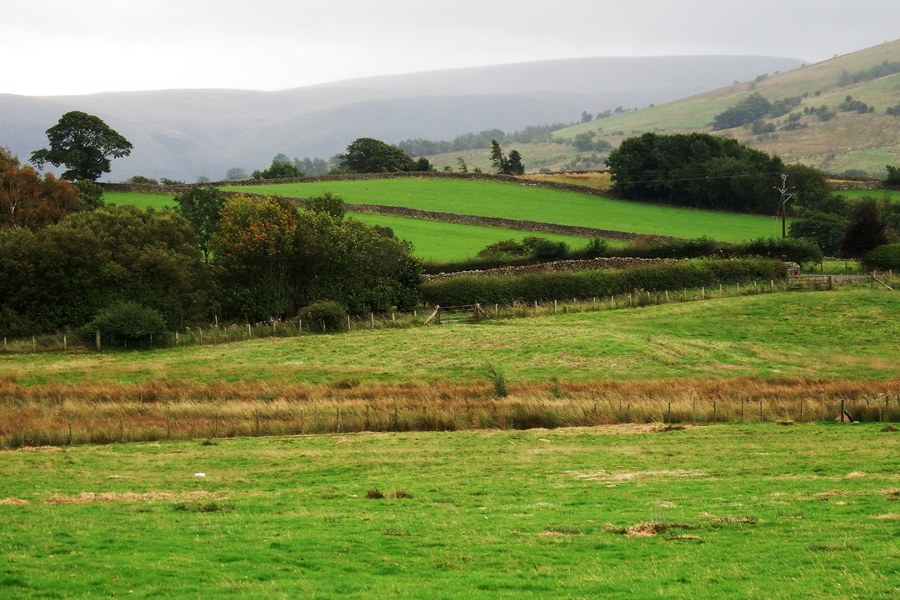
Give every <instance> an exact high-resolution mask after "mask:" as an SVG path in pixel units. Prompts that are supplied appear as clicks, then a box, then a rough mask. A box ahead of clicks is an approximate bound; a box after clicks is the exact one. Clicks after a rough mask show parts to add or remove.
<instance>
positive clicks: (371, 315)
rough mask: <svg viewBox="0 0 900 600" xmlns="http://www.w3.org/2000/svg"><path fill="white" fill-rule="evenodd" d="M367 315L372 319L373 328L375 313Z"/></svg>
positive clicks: (373, 325)
mask: <svg viewBox="0 0 900 600" xmlns="http://www.w3.org/2000/svg"><path fill="white" fill-rule="evenodd" d="M369 316H370V317H371V319H372V329H375V313H370V315H369Z"/></svg>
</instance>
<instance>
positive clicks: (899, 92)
mask: <svg viewBox="0 0 900 600" xmlns="http://www.w3.org/2000/svg"><path fill="white" fill-rule="evenodd" d="M755 93H759V94H760V95H762V96H763V97H764V98H766V99H767V100H769V101H770V102H776V101H779V100H784V99H788V98H795V99H797V101H798V104H797V105H796V106H794V107H792V108H791V109H790V110H789V111H788V112H787V113H786V114H784V115H781V116H778V117H773V116H771V115H770V116H764V117H762V118H761V119H760V123H759V124H758V125H757V126H756V131H754V128H753V126H752V125H746V126H740V127H735V128H730V129H725V130H720V131H713V126H712V124H713V121H714V118H715V116H716V115H718V114H721V113H722V112H724V111H725V110H727V109H728V108H730V107H733V106H736V105H737V104H738V103H739V102H741V101H742V100H743V99H745V98H747V97H748V96H750V95H751V94H755ZM848 96H849V97H851V98H852V100H851V102H847V97H848ZM860 103H862V104H865V105H866V106H868V107H872V110H871V111H870V112H869V111H867V112H859V111H858V110H857V109H856V108H855V107H859V106H861V104H860ZM823 106H824V107H826V112H827V113H830V114H827V115H826V116H825V118H824V120H823V118H820V116H819V114H820V113H821V112H822V107H823ZM888 109H894V110H892V111H891V112H893V113H896V114H890V113H889V112H887V111H888ZM791 115H793V116H791ZM768 129H772V131H767V130H768ZM588 131H593V132H595V134H596V136H597V138H598V139H604V140H606V141H608V142H609V143H610V144H611V145H613V146H617V145H618V144H619V143H620V142H621V140H622V139H623V138H624V137H627V136H630V135H635V134H640V133H643V132H646V131H656V132H666V133H674V132H690V131H703V132H713V133H716V134H719V135H726V136H731V137H734V138H736V139H738V140H739V141H741V142H743V143H746V144H748V145H751V146H753V147H755V148H758V149H760V150H763V151H765V152H769V153H775V154H778V155H779V156H781V157H782V158H783V159H784V160H785V162H789V163H791V162H799V163H804V164H807V165H810V166H814V167H817V168H821V169H823V170H826V171H828V172H831V173H844V172H846V171H865V172H867V173H869V174H871V175H875V176H881V174H883V173H884V171H885V169H884V166H885V165H886V164H894V165H896V164H900V40H898V41H894V42H886V43H884V44H881V45H878V46H875V47H872V48H868V49H865V50H861V51H859V52H854V53H852V54H847V55H844V56H839V57H835V58H832V59H830V60H826V61H823V62H820V63H816V64H811V65H806V66H804V67H803V68H801V69H794V70H791V71H787V72H782V73H778V74H774V73H770V74H769V75H768V76H767V77H764V78H762V77H761V78H759V81H755V80H754V81H752V82H749V83H741V84H739V85H728V86H725V87H722V88H720V89H717V90H714V91H710V92H705V93H701V94H698V95H695V96H692V97H689V98H684V99H681V100H676V101H674V102H670V103H666V104H662V105H657V106H654V107H652V108H648V109H645V110H640V111H637V112H632V113H627V114H620V115H614V116H611V117H608V118H604V119H600V120H598V121H593V122H591V123H585V124H579V125H576V126H573V127H569V128H567V129H563V130H560V131H557V132H555V133H554V137H555V138H559V139H573V138H574V136H575V135H577V134H579V133H584V132H588ZM523 155H525V156H526V157H527V153H525V152H523Z"/></svg>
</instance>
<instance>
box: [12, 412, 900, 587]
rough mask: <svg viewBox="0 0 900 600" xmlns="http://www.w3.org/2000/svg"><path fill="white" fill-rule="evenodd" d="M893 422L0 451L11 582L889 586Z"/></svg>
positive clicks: (893, 557) (894, 556)
mask: <svg viewBox="0 0 900 600" xmlns="http://www.w3.org/2000/svg"><path fill="white" fill-rule="evenodd" d="M898 436H900V433H897V431H896V429H893V430H892V428H889V427H888V428H885V427H883V426H882V425H881V424H878V423H871V424H862V425H849V424H837V423H835V424H823V423H807V424H803V425H799V426H795V425H790V424H788V425H778V424H774V423H767V424H733V425H717V426H674V427H663V426H660V425H656V426H653V425H648V426H637V425H633V426H627V425H626V426H616V427H591V428H570V429H556V430H529V431H499V430H487V431H472V432H454V433H442V432H415V433H386V434H378V433H359V434H342V435H315V436H291V437H268V438H237V439H216V440H209V441H206V442H201V441H200V440H194V441H182V442H155V443H124V444H113V445H106V446H72V447H49V448H39V449H26V450H20V451H11V452H3V453H0V460H2V461H3V469H2V470H0V490H2V491H0V519H2V523H3V525H2V526H0V548H2V556H3V561H2V563H0V565H2V566H0V585H2V587H3V596H4V598H9V599H11V600H18V599H30V598H34V599H37V598H40V599H45V598H69V599H87V598H98V597H113V598H118V597H128V598H166V599H180V598H221V597H234V598H258V597H270V598H320V599H338V598H340V599H347V598H352V599H374V598H423V597H428V598H436V599H438V598H440V599H450V598H467V599H468V598H484V599H491V600H493V599H496V598H535V599H538V598H544V599H546V598H600V597H604V598H606V597H608V598H693V599H720V598H772V599H785V600H788V599H790V600H793V599H796V598H834V599H838V598H840V599H843V598H890V597H895V596H896V595H897V594H898V593H900V562H898V549H900V535H898V527H897V521H898V519H900V475H898V472H900V461H898V458H897V457H898V450H900V446H898V444H900V437H898Z"/></svg>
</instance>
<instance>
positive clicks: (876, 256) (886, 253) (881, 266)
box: [862, 244, 900, 271]
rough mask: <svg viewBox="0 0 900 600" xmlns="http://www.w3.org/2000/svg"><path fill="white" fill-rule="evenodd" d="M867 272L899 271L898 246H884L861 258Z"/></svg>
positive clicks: (899, 256)
mask: <svg viewBox="0 0 900 600" xmlns="http://www.w3.org/2000/svg"><path fill="white" fill-rule="evenodd" d="M862 263H863V266H864V267H865V268H866V269H868V270H881V271H900V244H886V245H884V246H878V247H877V248H875V249H873V250H870V251H869V252H867V253H866V254H865V255H864V256H863V258H862Z"/></svg>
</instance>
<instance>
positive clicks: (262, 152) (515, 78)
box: [0, 56, 803, 182]
mask: <svg viewBox="0 0 900 600" xmlns="http://www.w3.org/2000/svg"><path fill="white" fill-rule="evenodd" d="M802 64H803V62H802V61H800V60H797V59H790V58H772V57H756V56H694V57H655V58H581V59H571V60H554V61H542V62H533V63H522V64H512V65H501V66H492V67H481V68H471V69H454V70H443V71H433V72H425V73H414V74H409V75H394V76H384V77H373V78H367V79H357V80H351V81H342V82H337V83H331V84H327V85H318V86H310V87H304V88H298V89H292V90H285V91H279V92H258V91H239V90H169V91H150V92H122V93H104V94H95V95H88V96H54V97H29V96H16V95H9V94H0V146H6V147H9V148H10V150H11V151H12V152H13V154H16V155H18V156H19V158H20V159H22V160H23V161H26V160H27V159H28V157H29V156H30V154H31V152H32V151H33V150H36V149H38V148H42V147H44V146H45V145H46V144H47V139H46V135H45V133H44V132H45V131H46V130H47V128H49V127H51V126H52V125H54V124H56V122H57V121H58V120H59V117H60V116H61V115H62V114H63V113H65V112H68V111H70V110H81V111H84V112H87V113H90V114H94V115H97V116H99V117H100V118H102V119H103V120H104V121H105V122H106V123H107V124H108V125H110V127H112V128H114V129H116V130H117V131H118V132H119V133H121V134H123V135H124V136H125V137H126V138H128V140H129V141H131V142H132V144H134V151H133V153H132V155H131V156H129V157H127V158H123V159H118V160H115V161H113V171H112V173H110V174H109V176H108V177H106V178H104V180H107V179H108V180H110V181H122V180H124V179H127V178H128V177H130V176H132V175H144V176H147V177H154V178H161V177H167V178H170V179H179V180H183V181H188V182H190V181H195V180H196V179H197V177H198V176H201V175H205V176H207V177H210V178H211V179H219V178H222V177H223V176H224V174H225V172H226V171H227V170H228V169H229V168H231V167H241V168H243V169H244V170H246V171H247V172H248V173H249V172H251V171H252V170H254V169H260V168H264V167H267V166H268V165H269V163H270V162H271V159H272V157H273V156H274V155H275V154H277V153H279V152H281V153H284V154H286V155H288V156H289V157H291V158H293V157H298V158H304V157H310V158H314V157H321V158H329V157H331V156H333V155H334V154H337V153H339V152H342V151H343V150H344V149H345V148H346V147H347V144H349V143H350V142H351V141H353V140H354V139H356V138H358V137H375V138H378V139H381V140H384V141H386V142H389V143H397V142H399V141H401V140H403V139H410V138H425V139H452V138H454V137H456V136H458V135H462V134H465V133H468V132H478V131H483V130H486V129H494V128H498V129H502V130H504V131H509V132H511V131H515V130H517V129H522V128H524V127H526V126H528V125H543V124H550V123H555V122H564V123H570V122H575V121H577V120H579V118H580V116H581V113H582V111H588V112H590V113H598V112H601V111H603V110H606V109H615V108H616V107H619V106H623V107H629V108H639V107H645V106H648V105H650V104H654V103H656V104H659V103H664V102H670V101H672V100H676V99H678V98H683V97H686V96H690V95H693V94H697V93H700V92H703V91H707V90H711V89H715V88H720V87H722V86H723V85H727V84H729V83H730V82H732V81H746V80H752V79H754V78H755V77H756V76H758V75H760V74H763V73H772V72H774V71H785V70H789V69H796V68H798V67H800V66H801V65H802Z"/></svg>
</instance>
